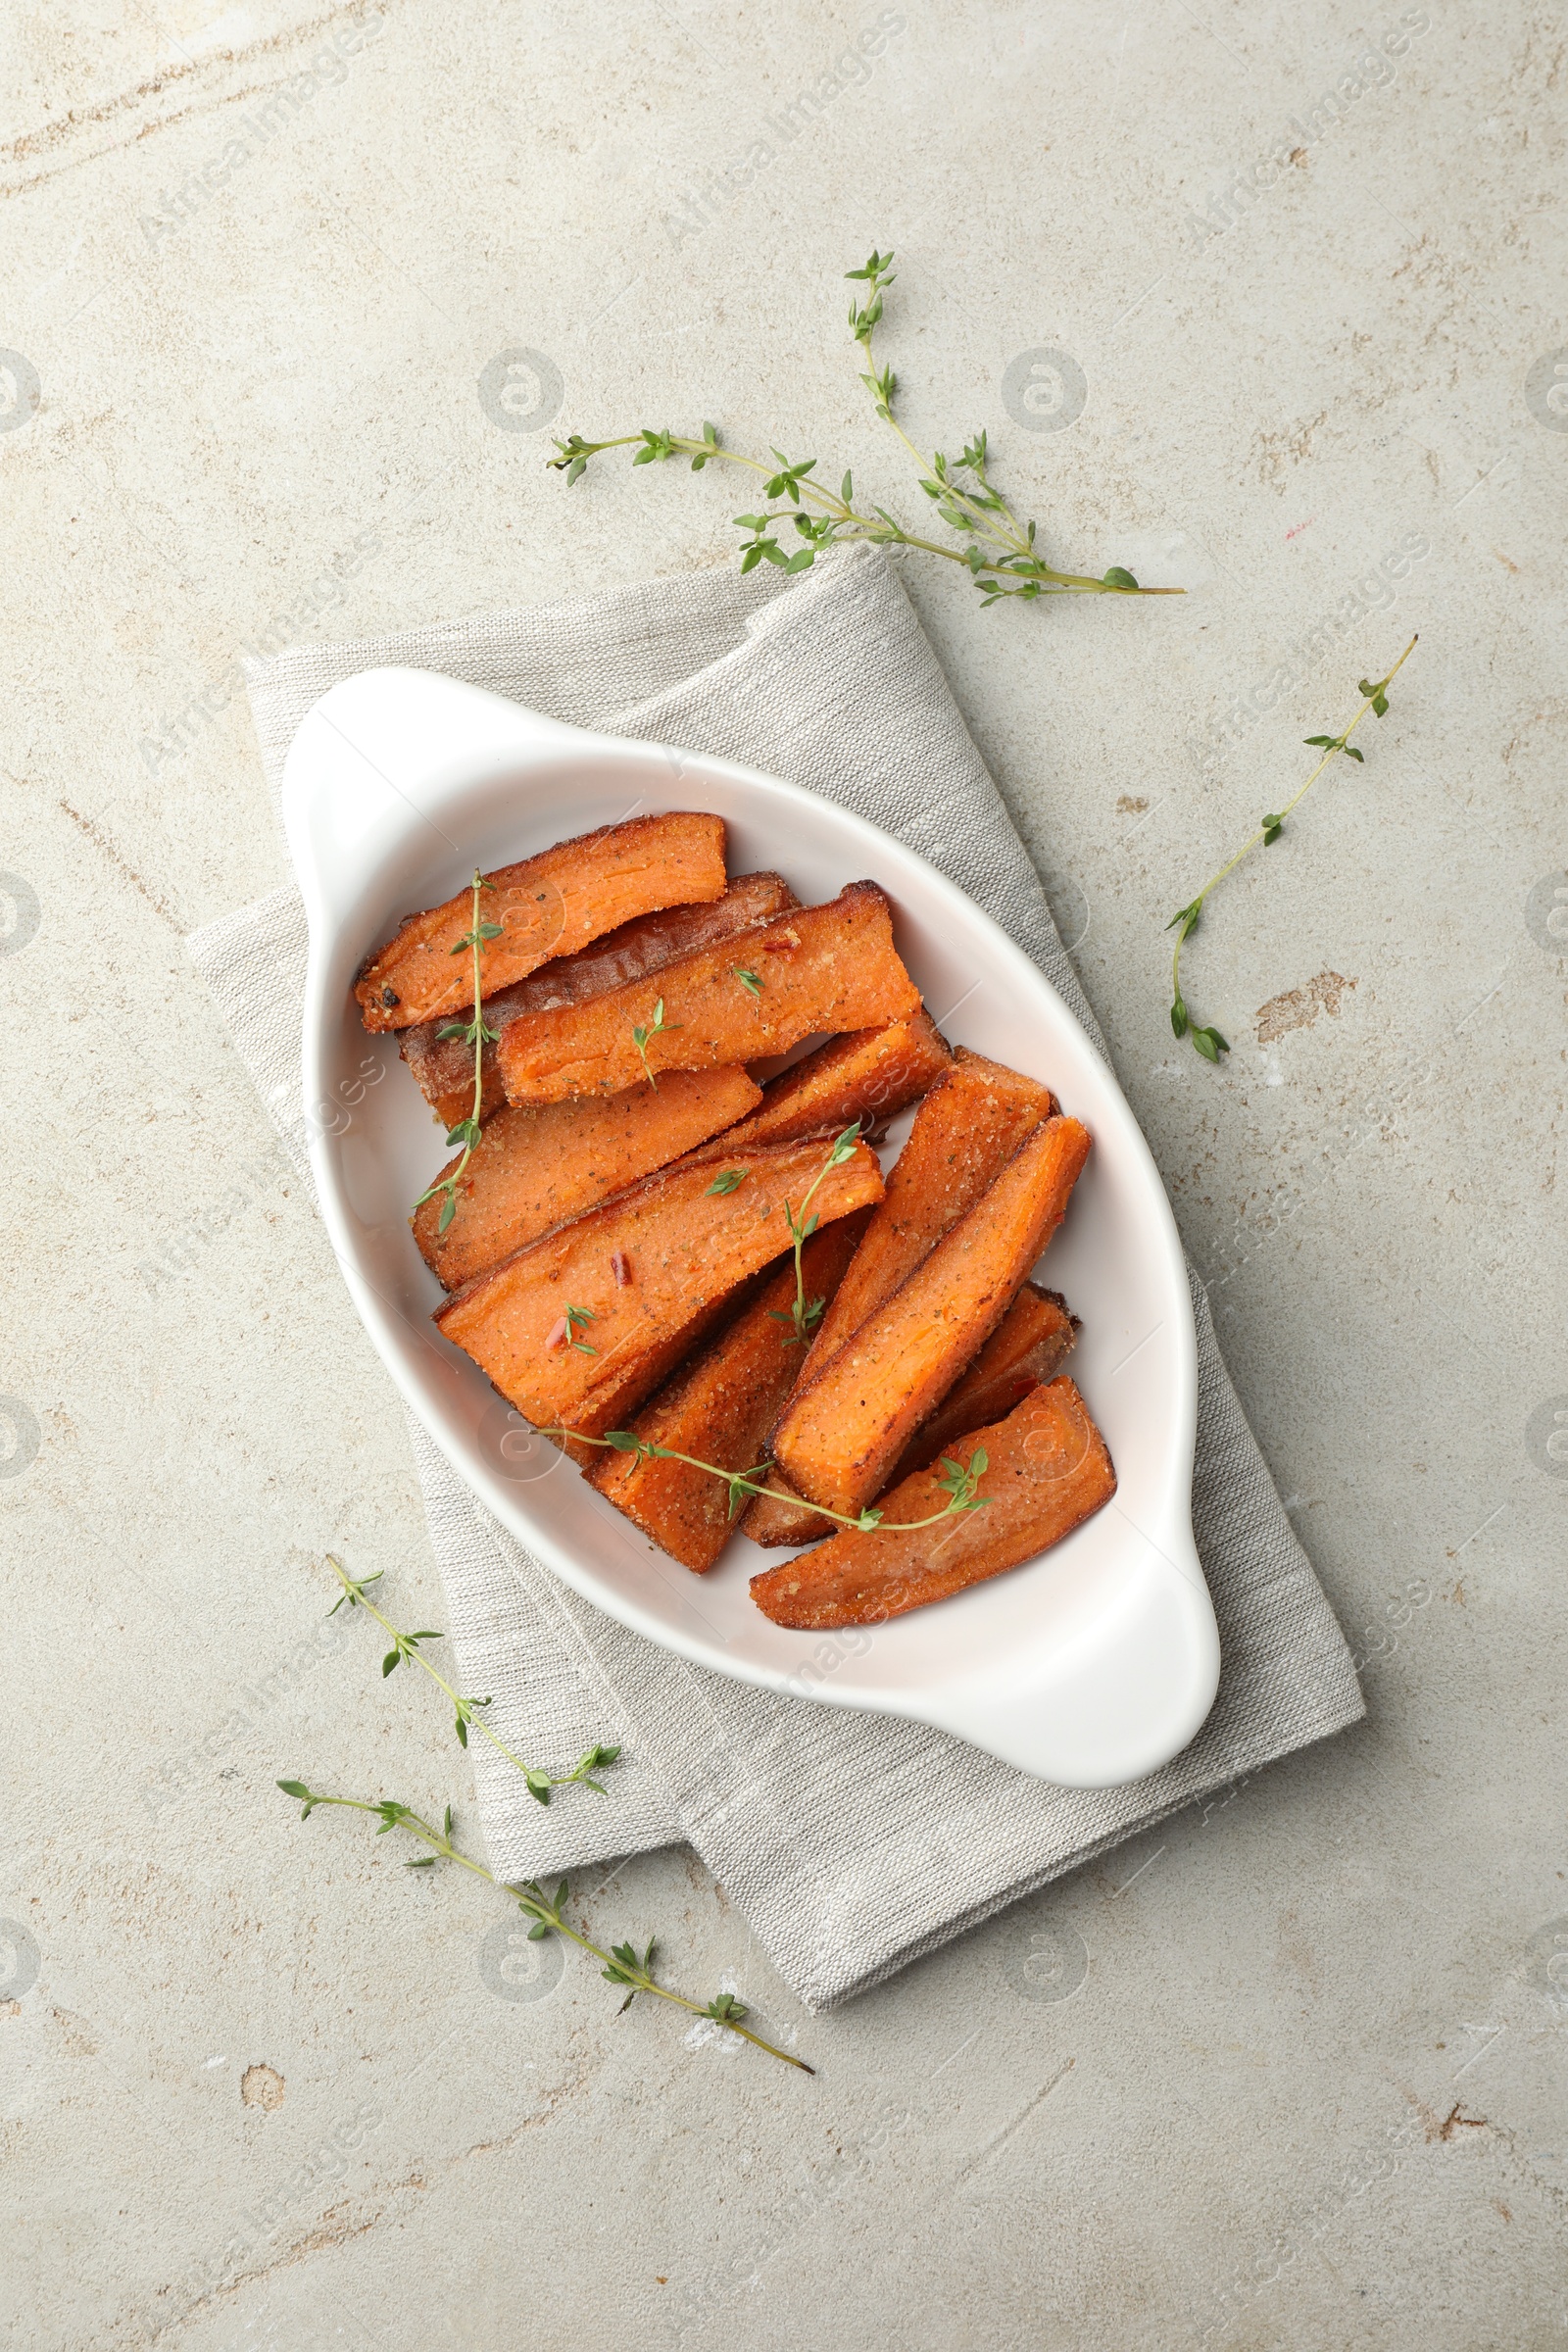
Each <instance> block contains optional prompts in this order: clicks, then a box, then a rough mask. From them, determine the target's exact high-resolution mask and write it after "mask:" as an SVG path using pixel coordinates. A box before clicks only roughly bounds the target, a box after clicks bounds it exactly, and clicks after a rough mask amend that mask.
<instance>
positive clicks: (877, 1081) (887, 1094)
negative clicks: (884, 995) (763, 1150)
mask: <svg viewBox="0 0 1568 2352" xmlns="http://www.w3.org/2000/svg"><path fill="white" fill-rule="evenodd" d="M952 1067H953V1054H952V1053H951V1051H950V1050H949V1047H948V1043H947V1040H946V1039H945V1038H944V1037H943V1035H942V1033H941V1031H940V1030H939V1029H938V1028H937V1025H936V1023H935V1022H934V1021H933V1020H932V1018H931V1015H930V1014H929V1013H928V1012H917V1013H915V1014H914V1015H913V1016H912V1018H911V1019H909V1020H907V1021H892V1022H890V1023H889V1024H888V1026H887V1027H886V1028H885V1029H856V1030H852V1031H851V1033H850V1035H849V1036H848V1037H835V1038H833V1039H831V1040H830V1041H829V1042H828V1044H827V1045H825V1046H818V1048H817V1050H816V1052H815V1053H814V1054H806V1055H805V1056H804V1058H803V1059H802V1060H800V1061H797V1062H792V1063H791V1065H790V1067H789V1068H788V1069H787V1070H781V1071H780V1072H779V1075H778V1076H777V1077H776V1078H774V1079H771V1080H769V1082H768V1084H767V1085H766V1086H765V1087H764V1088H763V1089H762V1103H761V1107H760V1109H759V1110H755V1111H754V1112H753V1113H752V1115H751V1117H750V1118H749V1119H743V1120H742V1121H741V1123H740V1125H739V1126H738V1127H737V1128H736V1130H735V1132H734V1135H733V1136H727V1137H725V1138H724V1139H723V1141H724V1143H725V1144H726V1145H727V1144H730V1143H735V1144H781V1143H785V1142H787V1141H788V1140H789V1139H790V1138H791V1137H794V1136H802V1135H820V1134H823V1133H837V1132H839V1131H841V1130H842V1129H844V1128H846V1127H847V1126H848V1125H849V1123H850V1121H851V1120H852V1119H858V1120H859V1121H860V1122H861V1125H862V1128H864V1129H866V1130H869V1129H870V1128H871V1127H873V1126H875V1125H876V1124H877V1123H878V1122H879V1121H881V1120H883V1119H891V1118H892V1117H893V1115H894V1113H895V1112H896V1111H900V1110H903V1108H904V1107H905V1105H906V1103H912V1102H913V1101H914V1100H915V1098H916V1096H918V1095H923V1094H924V1093H925V1092H926V1090H927V1088H928V1087H932V1086H934V1085H935V1084H936V1082H937V1080H938V1079H939V1078H940V1077H942V1076H943V1074H944V1072H946V1071H948V1070H950V1069H951V1068H952Z"/></svg>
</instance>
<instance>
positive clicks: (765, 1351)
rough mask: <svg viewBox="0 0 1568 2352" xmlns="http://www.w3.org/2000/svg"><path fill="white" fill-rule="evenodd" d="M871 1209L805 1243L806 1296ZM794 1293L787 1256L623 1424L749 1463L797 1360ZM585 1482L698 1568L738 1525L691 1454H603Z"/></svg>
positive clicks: (708, 1457)
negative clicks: (678, 1457) (685, 1458)
mask: <svg viewBox="0 0 1568 2352" xmlns="http://www.w3.org/2000/svg"><path fill="white" fill-rule="evenodd" d="M870 1213H871V1212H870V1210H869V1209H863V1208H862V1209H857V1211H856V1212H855V1214H854V1215H853V1216H849V1217H844V1218H842V1219H841V1220H840V1221H839V1222H838V1223H837V1224H835V1225H829V1226H826V1227H825V1228H824V1229H823V1231H822V1232H820V1233H818V1234H816V1235H815V1236H814V1237H813V1238H812V1239H811V1240H810V1241H809V1242H808V1243H807V1245H806V1248H805V1250H803V1251H802V1255H801V1270H802V1273H803V1275H804V1277H805V1280H806V1285H807V1291H808V1294H809V1296H812V1297H817V1298H820V1297H824V1296H825V1297H828V1298H831V1297H832V1295H833V1292H834V1291H835V1290H836V1289H837V1287H838V1285H839V1283H840V1282H841V1281H842V1280H843V1278H844V1269H845V1267H846V1266H847V1265H848V1264H849V1262H850V1259H851V1257H852V1255H853V1254H854V1250H855V1245H856V1243H857V1242H858V1240H859V1238H860V1235H861V1233H862V1232H863V1231H864V1228H865V1220H866V1218H867V1216H869V1215H870ZM794 1297H795V1260H794V1256H793V1254H792V1255H791V1256H789V1257H788V1258H786V1259H785V1260H784V1262H783V1264H782V1265H781V1266H780V1267H779V1269H778V1271H777V1273H776V1274H774V1275H772V1276H771V1277H770V1278H769V1279H768V1280H767V1281H766V1282H765V1283H764V1284H763V1286H762V1288H761V1289H760V1291H759V1292H758V1294H757V1296H756V1298H755V1299H753V1301H752V1303H751V1305H750V1306H748V1307H747V1308H746V1310H745V1312H744V1313H743V1314H740V1315H738V1316H737V1317H736V1318H735V1320H734V1321H733V1322H732V1323H731V1324H730V1325H729V1326H728V1328H727V1329H726V1330H724V1331H721V1332H720V1333H719V1335H718V1337H717V1339H716V1340H714V1341H712V1342H711V1345H710V1346H709V1347H707V1348H704V1349H703V1350H702V1352H701V1353H700V1354H698V1355H695V1356H693V1357H692V1358H691V1360H690V1361H689V1362H688V1363H687V1364H686V1365H685V1366H684V1367H683V1369H682V1370H681V1371H680V1373H679V1374H678V1375H677V1376H676V1378H675V1379H674V1380H672V1381H671V1382H670V1383H669V1385H668V1387H667V1388H664V1389H662V1390H661V1391H660V1393H659V1395H658V1396H657V1397H654V1398H653V1399H652V1400H651V1401H650V1403H649V1404H648V1406H647V1407H646V1409H645V1410H644V1411H643V1412H641V1413H639V1414H638V1416H637V1418H636V1420H635V1421H633V1422H631V1423H630V1424H629V1427H630V1428H631V1429H632V1430H633V1431H634V1433H635V1434H636V1435H637V1436H638V1437H640V1438H647V1439H650V1440H651V1441H652V1442H653V1444H655V1445H656V1446H671V1447H672V1448H673V1449H674V1450H675V1452H677V1453H689V1454H693V1455H695V1456H696V1458H697V1459H698V1460H699V1461H703V1462H712V1463H713V1464H714V1465H715V1466H716V1467H717V1468H718V1469H720V1470H749V1469H750V1468H751V1467H752V1466H753V1464H754V1463H756V1461H757V1460H758V1458H759V1451H760V1446H761V1443H762V1439H763V1437H764V1436H765V1435H766V1433H767V1430H768V1428H769V1427H770V1425H771V1423H772V1421H773V1419H774V1417H775V1415H776V1414H777V1412H778V1408H779V1406H780V1405H781V1404H782V1403H783V1401H784V1399H785V1397H787V1396H788V1395H789V1393H790V1389H791V1387H792V1386H793V1384H794V1380H795V1373H796V1367H797V1364H798V1362H799V1358H800V1348H798V1347H797V1346H794V1345H792V1339H791V1333H790V1328H789V1322H790V1311H789V1310H790V1304H791V1301H792V1300H793V1299H794ZM589 1484H590V1486H594V1487H597V1488H598V1489H599V1492H600V1494H601V1495H604V1496H605V1498H606V1500H607V1501H609V1502H613V1504H614V1506H615V1508H616V1510H617V1511H624V1512H625V1514H626V1517H627V1518H628V1519H630V1520H632V1521H633V1522H634V1523H635V1524H636V1525H637V1526H638V1527H640V1528H641V1529H642V1531H643V1533H644V1535H646V1536H651V1537H652V1538H653V1540H654V1542H655V1543H656V1544H659V1545H660V1546H661V1548H662V1550H664V1551H667V1552H668V1553H669V1554H670V1557H671V1558H672V1559H677V1560H679V1561H681V1563H682V1564H683V1565H684V1566H685V1567H687V1568H691V1569H693V1570H695V1571H696V1573H697V1574H698V1575H699V1576H700V1575H702V1574H703V1573H704V1572H705V1570H707V1569H709V1568H711V1567H712V1565H713V1562H714V1561H715V1560H716V1559H717V1558H718V1555H719V1553H720V1552H721V1551H722V1550H723V1548H724V1546H725V1544H727V1543H728V1542H729V1540H730V1537H731V1536H732V1535H733V1534H734V1533H735V1529H736V1526H737V1524H738V1522H737V1521H736V1520H734V1519H732V1518H731V1517H730V1514H729V1490H728V1488H727V1487H725V1485H724V1484H723V1481H722V1480H721V1479H716V1478H713V1477H711V1476H710V1474H709V1473H708V1472H707V1471H706V1470H694V1469H693V1468H692V1466H691V1464H690V1463H689V1462H676V1461H668V1460H659V1459H655V1460H652V1461H649V1460H646V1459H641V1460H640V1459H639V1458H638V1457H637V1456H636V1455H635V1454H629V1453H602V1454H601V1455H600V1457H599V1461H598V1464H597V1466H596V1467H595V1469H594V1470H593V1471H592V1473H591V1474H590V1477H589Z"/></svg>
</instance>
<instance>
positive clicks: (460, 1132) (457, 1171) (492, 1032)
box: [414, 866, 505, 1240]
mask: <svg viewBox="0 0 1568 2352" xmlns="http://www.w3.org/2000/svg"><path fill="white" fill-rule="evenodd" d="M494 888H495V884H494V883H493V882H487V881H486V880H485V878H484V876H483V874H481V873H480V871H479V869H478V867H477V866H475V867H474V869H473V928H472V930H471V931H466V932H465V933H464V935H463V937H462V938H461V939H460V940H459V941H458V943H457V945H456V946H455V947H454V949H453V950H452V953H453V955H454V956H461V955H462V953H463V951H464V949H465V948H471V949H472V951H473V1012H472V1015H471V1017H470V1018H469V1019H468V1020H466V1021H448V1022H447V1023H446V1025H445V1027H444V1028H442V1029H440V1030H438V1031H437V1033H436V1034H437V1035H438V1036H439V1037H440V1038H441V1039H442V1041H443V1042H446V1041H447V1040H449V1039H452V1038H461V1039H462V1041H463V1043H464V1044H465V1045H466V1046H472V1048H473V1109H472V1111H471V1112H470V1113H469V1115H468V1117H467V1118H466V1119H460V1120H459V1121H458V1123H457V1125H456V1126H455V1127H449V1128H448V1130H447V1142H448V1144H461V1145H462V1146H463V1156H462V1158H461V1159H460V1160H459V1161H458V1164H457V1166H456V1167H455V1168H454V1169H453V1170H452V1171H451V1173H450V1174H449V1175H446V1176H443V1177H441V1178H440V1179H439V1181H438V1182H437V1183H435V1184H432V1185H431V1187H430V1189H429V1191H428V1192H424V1193H421V1194H420V1195H419V1198H418V1199H417V1201H416V1202H415V1203H414V1205H415V1207H416V1208H417V1209H419V1208H422V1207H423V1206H424V1204H425V1202H426V1201H433V1200H434V1199H435V1196H436V1194H437V1193H441V1194H443V1195H444V1196H445V1197H444V1199H443V1200H442V1202H441V1214H440V1216H439V1218H438V1219H437V1221H436V1238H437V1239H438V1240H439V1239H440V1238H441V1237H442V1236H443V1235H444V1234H445V1233H446V1230H447V1227H448V1226H449V1225H450V1224H451V1222H452V1220H453V1218H454V1217H455V1216H456V1215H457V1213H458V1188H459V1186H460V1185H461V1184H462V1182H463V1178H464V1173H465V1171H466V1168H467V1165H468V1162H469V1160H470V1159H471V1158H472V1156H473V1151H474V1146H475V1145H476V1144H477V1143H478V1141H479V1112H480V1109H481V1107H482V1105H483V1103H484V1050H485V1047H486V1046H487V1045H494V1044H495V1041H496V1039H497V1038H498V1037H499V1036H500V1035H501V1032H500V1030H499V1029H492V1028H491V1027H490V1026H489V1024H488V1023H487V1022H486V1020H485V1017H484V1005H482V1003H481V1002H480V997H479V979H480V966H479V959H480V956H482V954H483V952H484V944H485V942H486V940H490V939H499V938H500V937H501V935H502V932H503V930H504V929H505V925H504V924H501V923H482V922H481V921H480V920H479V893H480V891H481V890H493V889H494Z"/></svg>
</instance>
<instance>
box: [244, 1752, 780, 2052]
mask: <svg viewBox="0 0 1568 2352" xmlns="http://www.w3.org/2000/svg"><path fill="white" fill-rule="evenodd" d="M277 1785H278V1787H279V1789H282V1791H283V1793H284V1795H285V1796H292V1797H295V1798H297V1799H298V1801H299V1805H300V1819H301V1821H309V1820H310V1818H311V1815H312V1814H313V1813H315V1812H317V1811H319V1810H324V1809H325V1808H326V1807H327V1806H329V1805H340V1806H342V1807H344V1808H345V1809H346V1810H347V1811H348V1812H351V1813H369V1814H371V1815H373V1816H374V1817H375V1819H376V1820H377V1821H379V1823H380V1825H381V1826H380V1828H379V1829H378V1830H377V1831H376V1836H377V1837H378V1838H384V1837H385V1836H386V1834H387V1832H388V1831H389V1830H402V1831H404V1832H405V1833H406V1834H407V1835H408V1836H409V1837H411V1838H417V1839H418V1841H419V1842H420V1844H421V1845H425V1846H428V1847H429V1849H430V1850H429V1852H428V1853H425V1854H419V1855H417V1856H416V1857H415V1859H414V1860H413V1861H411V1862H408V1863H406V1864H405V1865H404V1867H405V1869H407V1870H433V1869H434V1868H435V1866H436V1864H437V1863H438V1862H456V1863H458V1864H460V1865H461V1867H462V1868H463V1869H464V1870H468V1871H471V1872H472V1873H473V1875H474V1877H475V1878H478V1879H483V1880H484V1881H485V1882H486V1884H487V1885H489V1886H491V1887H497V1888H499V1889H500V1891H501V1892H502V1893H503V1894H509V1895H511V1897H512V1899H513V1901H514V1902H515V1904H516V1905H517V1908H518V1910H519V1911H520V1912H521V1913H522V1915H523V1917H524V1918H525V1919H530V1920H532V1922H533V1925H532V1927H531V1928H530V1929H529V1930H528V1934H529V1936H530V1938H531V1939H534V1940H537V1939H538V1938H539V1937H541V1936H552V1935H554V1936H566V1937H567V1938H568V1940H569V1941H570V1942H572V1943H575V1944H576V1945H578V1947H579V1948H580V1949H581V1950H582V1951H585V1952H588V1953H589V1954H591V1955H592V1957H593V1958H594V1959H595V1960H598V1961H600V1962H602V1963H603V1966H602V1969H601V1974H602V1975H603V1976H604V1977H606V1978H607V1979H608V1980H609V1982H610V1983H611V1984H612V1985H626V1986H627V1987H628V1990H627V1993H626V1998H625V1999H624V2000H623V2001H622V2002H621V2004H620V2008H621V2013H622V2014H624V2012H625V2011H626V2010H627V2009H629V2008H630V2007H631V2004H632V2002H633V2001H634V2000H635V1999H636V1997H637V1995H638V1994H639V1993H640V1992H646V1993H651V1994H652V1995H653V1996H654V1997H655V1999H657V2000H661V2001H669V2002H670V2003H672V2004H673V2006H674V2007H675V2008H677V2009H684V2010H686V2011H688V2012H689V2014H690V2015H691V2016H693V2017H711V2019H712V2020H713V2022H714V2024H715V2025H718V2026H722V2027H723V2029H724V2031H725V2032H726V2033H728V2034H739V2035H740V2037H741V2039H742V2040H743V2041H749V2042H751V2043H752V2045H753V2046H754V2048H756V2049H759V2050H765V2051H766V2052H767V2054H768V2056H769V2057H770V2058H779V2059H782V2060H783V2062H784V2064H785V2065H786V2066H794V2067H798V2068H799V2069H800V2071H801V2073H802V2074H803V2075H814V2074H815V2072H816V2069H815V2067H813V2066H808V2065H807V2063H806V2060H805V2059H804V2058H797V2057H796V2056H795V2054H794V2053H793V2051H790V2050H781V2049H779V2048H778V2047H777V2045H776V2044H775V2043H773V2042H771V2041H764V2040H763V2039H762V2036H761V2035H760V2034H754V2033H752V2032H751V2031H750V2029H749V2028H748V2027H746V2026H744V2025H743V2024H742V2023H741V2020H742V2019H743V2018H744V2017H746V2016H747V2015H748V2014H749V2012H748V2010H747V2008H746V2004H745V2003H744V2002H743V2001H739V2000H737V1999H736V1997H735V1995H734V1993H732V1992H721V1993H718V1994H717V1995H716V1996H715V1997H714V1998H713V1999H712V2000H711V2001H708V2002H706V2003H705V2002H702V2001H691V2000H688V1999H687V1997H686V1995H685V1994H684V1993H683V1992H675V1991H672V1990H671V1988H670V1986H669V1985H661V1984H660V1983H659V1981H658V1979H657V1978H656V1977H655V1976H654V1973H653V1961H654V1949H655V1946H654V1941H653V1938H652V1937H650V1938H649V1941H648V1943H647V1945H646V1946H645V1948H644V1950H643V1951H642V1952H641V1953H640V1954H639V1953H638V1951H637V1949H636V1946H635V1945H633V1944H630V1943H617V1944H613V1945H612V1946H611V1948H610V1950H609V1951H606V1949H605V1948H604V1946H603V1944H599V1943H595V1941H594V1940H593V1938H592V1936H585V1935H584V1934H583V1933H582V1931H581V1929H579V1928H574V1927H573V1926H572V1924H571V1922H570V1921H569V1920H568V1919H567V1918H566V1915H565V1905H566V1899H567V1896H568V1894H569V1892H570V1888H569V1887H568V1885H567V1883H566V1881H565V1880H564V1879H563V1880H562V1881H561V1883H560V1885H559V1886H558V1887H557V1888H556V1891H555V1893H554V1895H551V1894H548V1893H547V1892H546V1891H545V1889H544V1887H541V1886H540V1885H539V1884H538V1883H537V1881H535V1880H532V1879H530V1880H528V1881H527V1882H526V1883H525V1884H524V1885H523V1886H521V1887H509V1886H507V1885H506V1884H505V1882H504V1881H502V1880H500V1879H498V1878H497V1877H496V1875H495V1873H494V1871H491V1870H486V1868H485V1866H484V1864H483V1863H482V1862H476V1861H475V1860H474V1859H473V1856H472V1855H471V1854H466V1853H464V1852H463V1850H462V1848H461V1847H460V1846H458V1845H457V1844H455V1843H454V1841H453V1837H452V1827H453V1824H452V1807H451V1806H450V1805H448V1807H447V1808H446V1813H445V1817H444V1819H443V1821H442V1825H441V1827H440V1828H439V1829H437V1828H436V1826H435V1824H434V1823H433V1822H429V1821H426V1820H425V1819H424V1818H423V1816H422V1815H421V1814H418V1813H416V1812H415V1810H414V1808H413V1806H412V1805H401V1804H399V1803H398V1802H397V1801H396V1799H395V1798H393V1797H381V1798H379V1799H371V1798H367V1797H361V1796H324V1795H322V1794H321V1793H320V1792H319V1790H317V1789H311V1788H309V1787H307V1785H306V1783H305V1782H304V1781H279V1782H278V1784H277Z"/></svg>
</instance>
